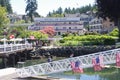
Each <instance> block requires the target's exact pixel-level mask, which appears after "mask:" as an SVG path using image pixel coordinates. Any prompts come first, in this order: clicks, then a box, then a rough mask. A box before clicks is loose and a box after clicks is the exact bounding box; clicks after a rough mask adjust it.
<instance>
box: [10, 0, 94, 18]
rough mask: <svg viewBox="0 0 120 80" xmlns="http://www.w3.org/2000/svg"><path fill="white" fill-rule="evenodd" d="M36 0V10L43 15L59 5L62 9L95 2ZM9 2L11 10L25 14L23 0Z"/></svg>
mask: <svg viewBox="0 0 120 80" xmlns="http://www.w3.org/2000/svg"><path fill="white" fill-rule="evenodd" d="M37 2H38V9H37V12H38V13H39V14H40V15H42V16H44V17H45V16H46V15H47V14H48V13H49V12H52V11H53V10H57V9H58V8H59V7H62V9H63V10H64V9H65V8H68V7H70V8H71V9H72V8H73V7H74V8H79V7H82V6H85V5H89V4H91V5H93V4H94V3H95V0H37ZM10 3H11V6H12V9H13V12H15V13H17V14H25V8H26V3H25V0H11V2H10Z"/></svg>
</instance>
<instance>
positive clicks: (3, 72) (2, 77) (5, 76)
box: [0, 68, 66, 80]
mask: <svg viewBox="0 0 120 80" xmlns="http://www.w3.org/2000/svg"><path fill="white" fill-rule="evenodd" d="M15 69H16V68H5V69H0V80H66V79H60V78H53V77H48V76H36V77H30V78H26V79H19V78H18V75H17V74H16V72H15Z"/></svg>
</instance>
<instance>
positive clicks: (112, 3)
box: [96, 0, 120, 41]
mask: <svg viewBox="0 0 120 80" xmlns="http://www.w3.org/2000/svg"><path fill="white" fill-rule="evenodd" d="M96 2H97V7H98V15H99V16H100V17H103V18H104V19H106V18H107V17H108V18H110V19H111V20H113V21H114V22H115V23H116V24H117V26H118V30H119V41H120V0H96Z"/></svg>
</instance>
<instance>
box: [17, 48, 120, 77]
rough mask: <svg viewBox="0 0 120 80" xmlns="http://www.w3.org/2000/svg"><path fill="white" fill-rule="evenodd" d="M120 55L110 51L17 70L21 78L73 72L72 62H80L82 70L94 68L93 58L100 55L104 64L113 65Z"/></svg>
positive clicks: (117, 50) (116, 50)
mask: <svg viewBox="0 0 120 80" xmlns="http://www.w3.org/2000/svg"><path fill="white" fill-rule="evenodd" d="M117 53H120V48H119V49H114V50H108V51H103V52H98V53H93V54H89V55H84V56H78V57H73V58H67V59H63V60H58V61H53V62H51V63H42V64H37V65H32V66H28V67H23V68H18V69H16V71H17V73H18V75H19V77H30V76H38V75H45V74H51V73H57V72H63V71H69V70H71V67H70V62H71V61H77V60H79V61H80V63H81V65H80V66H81V67H82V68H88V67H92V66H93V65H92V58H93V57H95V58H96V57H98V56H99V55H102V56H103V63H104V64H113V63H115V60H116V54H117Z"/></svg>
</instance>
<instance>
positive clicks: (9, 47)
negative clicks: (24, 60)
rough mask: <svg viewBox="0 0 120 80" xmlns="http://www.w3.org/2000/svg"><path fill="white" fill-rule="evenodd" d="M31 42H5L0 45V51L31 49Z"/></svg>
mask: <svg viewBox="0 0 120 80" xmlns="http://www.w3.org/2000/svg"><path fill="white" fill-rule="evenodd" d="M31 48H32V44H29V43H27V44H9V45H8V44H6V45H0V53H8V52H13V51H18V50H23V49H31Z"/></svg>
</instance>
